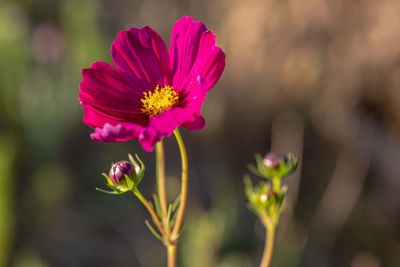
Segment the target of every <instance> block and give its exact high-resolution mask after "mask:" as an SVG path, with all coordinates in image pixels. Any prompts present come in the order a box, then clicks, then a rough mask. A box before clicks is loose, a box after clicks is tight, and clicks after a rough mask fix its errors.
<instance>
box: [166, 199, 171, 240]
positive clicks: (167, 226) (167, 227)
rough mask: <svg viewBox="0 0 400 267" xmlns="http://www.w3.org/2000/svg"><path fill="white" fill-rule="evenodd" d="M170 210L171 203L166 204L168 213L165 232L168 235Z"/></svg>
mask: <svg viewBox="0 0 400 267" xmlns="http://www.w3.org/2000/svg"><path fill="white" fill-rule="evenodd" d="M171 212H172V205H171V203H170V204H169V205H168V214H167V225H166V229H167V233H168V235H169V220H170V219H171Z"/></svg>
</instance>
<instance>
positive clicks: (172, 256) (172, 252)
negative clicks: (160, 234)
mask: <svg viewBox="0 0 400 267" xmlns="http://www.w3.org/2000/svg"><path fill="white" fill-rule="evenodd" d="M167 252H168V267H175V266H176V245H173V244H169V245H168V247H167Z"/></svg>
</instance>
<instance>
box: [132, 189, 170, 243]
mask: <svg viewBox="0 0 400 267" xmlns="http://www.w3.org/2000/svg"><path fill="white" fill-rule="evenodd" d="M132 193H134V194H135V196H137V198H138V199H139V200H140V201H141V202H142V203H143V205H144V206H145V207H146V208H147V210H148V211H149V213H150V215H151V217H152V218H153V221H154V223H155V224H156V226H157V228H158V230H159V231H160V233H161V235H162V237H163V238H165V236H166V234H165V230H164V228H163V227H162V224H161V222H160V219H159V218H158V217H157V214H156V212H155V211H154V209H153V207H152V206H151V205H150V203H149V202H148V201H147V200H146V199H145V198H144V197H143V195H142V194H141V193H140V192H139V190H137V188H136V187H134V188H133V189H132Z"/></svg>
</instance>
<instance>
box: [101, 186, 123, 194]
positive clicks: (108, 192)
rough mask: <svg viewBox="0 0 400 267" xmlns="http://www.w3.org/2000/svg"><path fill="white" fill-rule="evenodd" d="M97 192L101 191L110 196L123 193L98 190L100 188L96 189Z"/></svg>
mask: <svg viewBox="0 0 400 267" xmlns="http://www.w3.org/2000/svg"><path fill="white" fill-rule="evenodd" d="M96 190H97V191H99V192H102V193H106V194H109V195H120V194H121V193H119V192H117V191H107V190H104V189H101V188H98V187H96Z"/></svg>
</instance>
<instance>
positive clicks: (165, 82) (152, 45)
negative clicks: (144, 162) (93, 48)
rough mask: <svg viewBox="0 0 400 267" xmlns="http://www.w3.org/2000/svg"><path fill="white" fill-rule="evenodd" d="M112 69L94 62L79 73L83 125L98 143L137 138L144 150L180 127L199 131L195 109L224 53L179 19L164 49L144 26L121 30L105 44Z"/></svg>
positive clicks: (199, 26)
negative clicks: (169, 41) (89, 130)
mask: <svg viewBox="0 0 400 267" xmlns="http://www.w3.org/2000/svg"><path fill="white" fill-rule="evenodd" d="M111 56H112V59H113V61H114V64H115V66H116V68H114V67H112V66H111V65H109V64H107V63H105V62H95V63H93V64H92V66H91V67H90V68H88V69H84V70H83V71H82V76H83V81H82V82H81V83H80V92H79V100H80V102H81V104H82V107H83V109H84V111H85V115H84V117H83V121H84V122H85V123H86V124H88V125H89V126H91V127H93V128H95V132H94V133H93V134H92V135H91V138H92V139H93V140H96V141H100V142H121V141H127V140H130V139H138V140H139V142H140V143H141V145H142V147H143V148H144V149H145V150H146V151H152V150H153V146H154V144H155V143H156V142H158V141H160V140H161V139H162V138H164V137H165V136H169V135H171V134H172V133H173V131H174V130H175V129H176V128H177V127H179V126H180V125H182V126H184V127H185V128H187V129H190V130H200V129H202V128H203V127H204V124H205V121H204V119H203V117H202V116H201V107H202V104H203V101H204V100H205V97H206V94H207V92H208V91H209V90H210V89H211V88H212V87H213V86H214V85H215V84H216V82H217V81H218V80H219V78H220V76H221V74H222V72H223V70H224V67H225V54H224V53H223V52H222V50H221V49H220V48H219V47H218V46H216V45H215V35H214V34H213V33H212V32H211V31H210V30H207V28H206V27H205V26H204V24H203V23H201V22H194V21H193V18H192V17H183V18H181V19H180V20H179V21H177V22H176V24H175V25H174V27H173V29H172V35H171V44H170V51H169V53H168V50H167V46H166V45H165V43H164V41H163V40H162V39H161V37H160V36H159V35H158V34H157V33H156V32H155V31H154V30H153V29H151V28H150V27H143V28H141V29H136V28H131V29H129V30H128V31H121V32H120V33H119V34H118V37H117V39H116V40H115V41H114V42H113V44H112V46H111Z"/></svg>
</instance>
